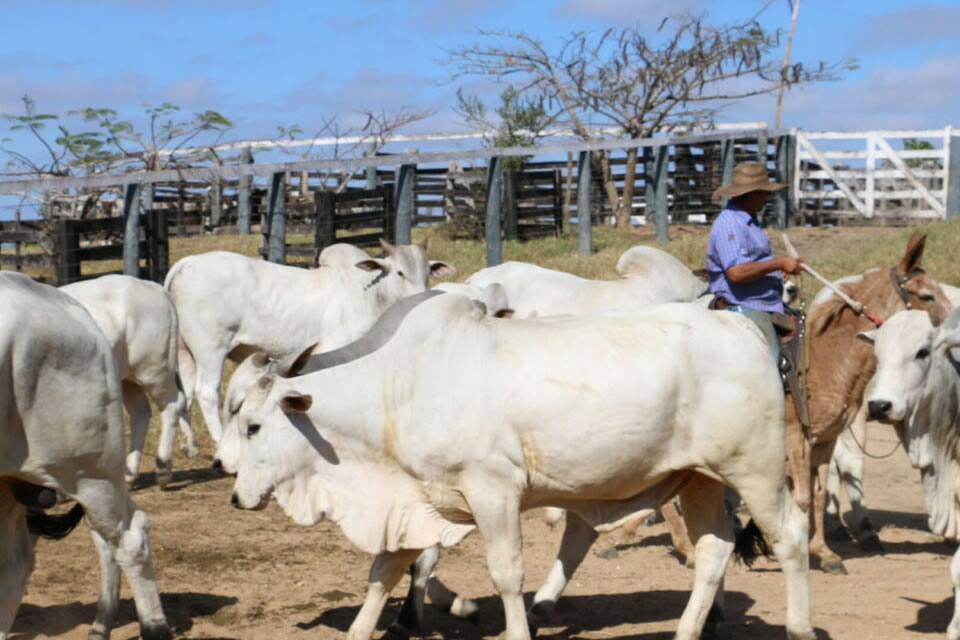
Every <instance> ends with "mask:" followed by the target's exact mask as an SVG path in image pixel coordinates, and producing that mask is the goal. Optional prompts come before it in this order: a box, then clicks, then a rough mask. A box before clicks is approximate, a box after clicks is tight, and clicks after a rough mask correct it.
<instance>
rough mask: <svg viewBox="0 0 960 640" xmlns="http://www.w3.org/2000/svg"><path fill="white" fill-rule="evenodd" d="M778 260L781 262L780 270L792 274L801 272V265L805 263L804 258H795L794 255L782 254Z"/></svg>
mask: <svg viewBox="0 0 960 640" xmlns="http://www.w3.org/2000/svg"><path fill="white" fill-rule="evenodd" d="M777 260H778V262H779V263H780V270H781V271H783V272H784V273H789V274H791V275H794V274H797V273H800V271H801V267H800V265H801V264H803V259H802V258H794V257H793V256H781V257H780V258H777Z"/></svg>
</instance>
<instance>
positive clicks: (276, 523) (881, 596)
mask: <svg viewBox="0 0 960 640" xmlns="http://www.w3.org/2000/svg"><path fill="white" fill-rule="evenodd" d="M871 437H872V439H871V441H870V444H869V445H868V449H869V450H870V451H871V452H873V453H879V454H882V453H886V452H889V451H890V450H891V449H892V448H893V447H894V446H895V444H896V439H895V436H894V434H893V432H892V430H890V429H888V428H877V429H875V430H874V431H873V433H872V436H871ZM203 452H204V454H206V455H201V456H200V457H198V458H194V459H192V460H182V459H181V460H178V461H177V464H178V467H177V468H178V469H179V471H178V472H177V474H176V476H175V482H174V484H173V490H172V491H168V492H163V493H161V492H160V491H158V490H157V488H156V487H155V486H153V484H152V474H149V473H148V474H147V475H146V477H145V481H146V486H145V487H144V488H142V489H140V490H138V491H137V492H136V493H135V500H136V501H137V502H138V503H139V504H140V505H142V506H143V507H144V508H145V509H146V510H147V511H148V513H149V514H150V515H151V518H152V520H153V531H152V540H153V545H154V547H153V548H154V552H155V561H156V566H157V572H158V575H159V585H160V589H161V591H162V598H163V604H164V608H165V610H166V614H167V617H168V620H169V621H170V624H171V625H172V627H173V629H174V632H175V635H176V636H177V637H182V638H208V639H214V638H217V639H254V638H256V639H262V638H318V639H319V638H339V637H342V636H343V635H344V632H345V631H346V629H347V628H348V626H349V624H350V622H351V620H352V619H353V617H354V615H355V614H356V612H357V611H358V609H359V606H360V603H361V601H362V596H363V593H364V589H365V579H366V574H367V570H368V567H369V563H370V557H369V556H366V555H365V554H362V553H359V552H357V551H355V550H353V549H352V548H351V546H350V544H349V543H348V542H347V541H346V540H345V539H344V538H343V536H342V535H341V534H340V532H339V531H338V530H337V529H336V528H335V527H333V526H331V525H329V524H326V523H324V524H321V525H318V526H315V527H311V528H301V527H298V526H296V525H294V524H292V523H291V522H290V521H289V520H288V519H287V518H286V517H285V516H284V515H283V514H282V513H281V512H280V510H279V508H278V507H277V506H276V505H275V504H274V505H271V506H270V507H268V508H267V509H266V510H265V511H261V512H256V513H253V512H241V511H237V510H235V509H232V508H231V507H230V505H229V496H230V491H231V486H232V480H231V479H230V478H224V477H221V476H219V475H218V474H216V473H215V472H212V471H210V470H208V468H207V467H208V464H209V462H210V457H209V455H210V447H209V444H208V443H207V445H206V446H205V447H204V448H203ZM150 464H151V463H149V462H147V466H148V467H149V466H150ZM866 491H867V498H868V501H869V504H871V506H872V507H873V508H874V510H873V513H874V516H875V520H876V523H877V525H878V526H879V527H880V539H881V541H882V542H883V544H884V546H885V552H884V553H883V554H881V555H866V554H864V553H862V552H860V551H859V550H858V548H857V547H856V545H855V544H853V543H852V542H847V543H837V544H835V548H836V549H837V550H838V551H839V552H840V553H841V554H842V555H843V556H844V557H845V558H846V559H847V567H848V569H849V575H848V576H829V575H826V574H824V573H822V572H820V571H813V572H811V576H810V582H811V591H812V601H813V621H814V626H815V628H816V629H817V634H818V638H820V639H821V640H823V639H825V638H834V639H836V640H866V639H868V638H869V639H871V640H876V639H882V638H891V639H892V638H897V639H901V638H902V639H909V638H929V637H942V636H943V631H944V630H945V628H946V625H947V623H948V621H949V619H950V616H951V612H952V608H953V604H952V602H953V597H952V588H951V584H950V576H949V563H950V556H951V555H952V553H953V549H954V545H953V544H950V543H945V542H943V541H942V540H940V539H938V538H937V537H936V536H933V535H932V534H930V533H929V532H928V531H927V530H926V518H925V516H924V514H923V496H922V492H921V489H920V486H919V482H918V479H917V476H916V472H914V471H913V470H912V469H910V467H909V464H908V462H907V459H906V456H905V455H904V454H903V452H902V450H901V451H897V452H896V453H894V454H893V455H892V456H890V457H888V458H885V459H871V460H868V463H867V480H866ZM81 529H82V527H81ZM560 533H561V532H560V528H559V527H557V528H556V529H551V528H549V527H548V526H546V525H545V524H544V523H543V521H542V518H541V512H540V511H533V512H530V513H528V514H527V515H526V517H525V520H524V556H525V566H526V586H527V591H528V595H529V596H532V594H533V591H535V589H536V587H537V586H538V585H539V583H540V581H541V580H542V579H543V578H544V577H545V575H546V573H547V570H548V568H549V566H550V563H551V561H552V559H553V557H554V554H555V553H556V549H557V547H558V545H559V541H560ZM641 534H642V537H637V538H629V539H627V538H624V537H623V536H622V534H619V533H613V534H608V535H607V536H604V537H602V538H601V540H600V541H598V544H597V547H595V548H600V547H602V546H609V545H610V544H616V548H617V550H618V557H616V558H614V559H604V558H601V557H599V556H598V555H596V554H593V553H591V554H590V555H589V556H588V558H587V560H586V561H585V562H584V564H583V566H582V567H581V569H580V571H579V572H578V573H577V575H576V576H575V577H574V580H573V582H572V583H571V585H570V587H569V590H568V592H567V594H566V595H565V597H564V598H563V599H562V600H561V602H560V605H559V606H558V612H557V615H556V618H555V622H554V624H553V626H550V627H546V628H543V629H541V631H540V637H544V638H556V639H564V640H565V639H569V638H620V639H627V638H631V639H643V640H661V639H664V640H665V639H668V638H671V637H672V635H673V630H674V629H675V627H676V623H677V619H678V617H679V616H680V613H681V611H682V609H683V607H684V604H685V603H686V600H687V597H688V589H689V588H690V585H691V580H692V573H691V571H689V570H688V569H686V568H684V567H683V566H681V565H680V564H679V563H678V562H677V560H676V559H675V558H674V557H673V556H672V555H670V553H669V548H668V547H667V546H666V543H667V542H668V540H669V537H668V535H667V532H666V527H665V525H663V524H658V525H654V526H651V527H646V528H643V527H641ZM438 574H439V575H440V577H441V579H443V580H444V581H445V582H446V583H447V584H448V585H449V586H450V587H451V588H453V589H455V590H457V591H459V592H460V593H462V594H464V595H466V596H469V597H472V598H476V599H477V600H478V603H479V605H480V617H479V619H478V620H477V621H476V622H473V623H472V622H467V621H462V620H459V619H456V618H454V617H452V616H450V615H448V614H444V613H440V612H438V611H436V610H433V609H431V608H430V607H429V606H428V608H427V613H426V620H425V625H424V626H425V629H424V636H425V637H429V638H496V637H499V636H502V634H503V613H502V608H501V604H500V601H499V599H498V598H497V597H496V596H495V594H494V592H493V587H492V585H491V583H490V580H489V577H488V575H487V572H486V568H485V564H484V561H483V553H482V541H481V539H480V537H479V536H478V535H474V536H471V537H469V538H468V539H467V540H466V541H465V542H464V543H463V544H461V545H460V546H459V547H457V548H454V549H449V550H446V551H445V552H444V554H443V557H442V560H441V563H440V566H439V568H438ZM406 584H407V580H406V578H405V579H404V581H403V582H402V583H401V584H400V585H399V586H398V588H397V589H396V590H395V592H394V596H395V597H394V598H393V599H391V601H390V602H389V604H388V607H387V610H386V611H385V613H384V616H383V619H382V620H381V626H380V628H381V629H384V628H385V627H386V625H387V624H389V622H390V621H391V620H392V619H393V617H394V616H395V615H396V612H397V610H398V606H399V602H400V598H401V597H402V595H403V594H404V593H405V590H406ZM726 589H727V606H728V619H727V620H726V621H725V622H723V623H722V624H721V625H720V626H719V633H720V637H721V638H728V639H734V638H751V639H755V640H767V639H772V638H777V639H781V638H784V637H785V632H784V627H783V621H784V591H783V581H782V576H781V573H780V571H779V568H778V566H777V564H776V563H775V562H773V561H763V560H761V561H760V563H759V564H758V565H755V567H754V569H753V570H748V569H746V568H745V567H742V566H735V565H731V566H730V568H729V569H728V571H727V578H726ZM96 596H97V567H96V559H95V554H94V551H93V547H92V543H91V541H90V538H89V536H88V535H85V533H84V532H83V531H82V530H79V529H78V531H76V532H74V533H73V534H72V535H71V536H70V537H69V538H68V539H66V540H64V541H61V542H58V543H51V542H46V541H41V542H40V544H39V548H38V555H37V569H36V571H35V573H34V574H33V577H32V579H31V582H30V585H29V588H28V592H27V594H26V597H25V598H24V601H23V604H22V605H21V608H20V612H19V615H18V618H17V621H16V623H15V625H14V633H13V636H12V637H13V638H15V639H16V640H33V639H40V638H51V637H57V638H70V639H82V638H86V634H87V630H88V625H89V624H90V622H91V621H92V620H93V618H94V613H95V607H96ZM122 597H123V604H122V607H121V613H120V626H119V628H118V629H116V630H115V631H114V633H113V636H112V637H113V638H115V639H116V638H121V639H124V640H126V639H127V638H135V637H136V636H137V626H136V622H135V614H134V609H133V605H132V601H131V599H130V595H129V591H128V590H127V588H126V586H124V591H123V596H122ZM931 634H932V635H931Z"/></svg>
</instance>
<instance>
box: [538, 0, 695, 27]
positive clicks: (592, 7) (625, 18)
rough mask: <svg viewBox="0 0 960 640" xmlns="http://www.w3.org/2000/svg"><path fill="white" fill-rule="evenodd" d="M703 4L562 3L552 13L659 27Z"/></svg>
mask: <svg viewBox="0 0 960 640" xmlns="http://www.w3.org/2000/svg"><path fill="white" fill-rule="evenodd" d="M702 4H703V3H702V1H701V0H674V2H670V3H669V4H665V3H664V2H662V1H661V0H563V1H562V2H560V3H559V4H558V5H557V6H556V8H554V10H553V13H554V15H557V16H561V17H577V18H591V19H596V20H604V21H614V22H617V23H622V24H623V26H630V25H633V24H636V23H643V24H651V23H652V24H657V25H659V24H660V21H661V20H663V19H664V18H666V17H669V16H675V15H678V14H682V13H685V12H687V11H696V10H698V9H700V8H702Z"/></svg>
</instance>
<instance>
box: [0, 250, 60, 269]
mask: <svg viewBox="0 0 960 640" xmlns="http://www.w3.org/2000/svg"><path fill="white" fill-rule="evenodd" d="M52 262H53V259H52V258H51V257H50V256H48V255H46V254H43V253H22V254H20V255H19V256H16V255H11V254H9V253H0V264H2V265H7V266H11V267H16V266H23V267H31V268H38V269H41V268H44V267H49V266H50V264H51V263H52Z"/></svg>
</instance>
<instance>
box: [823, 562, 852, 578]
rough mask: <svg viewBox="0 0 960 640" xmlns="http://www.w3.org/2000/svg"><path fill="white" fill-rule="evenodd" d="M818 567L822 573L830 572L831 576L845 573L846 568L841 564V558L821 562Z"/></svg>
mask: <svg viewBox="0 0 960 640" xmlns="http://www.w3.org/2000/svg"><path fill="white" fill-rule="evenodd" d="M820 568H821V569H823V572H824V573H827V574H830V575H831V576H845V575H847V568H846V567H845V566H843V560H828V561H827V562H822V563H821V564H820Z"/></svg>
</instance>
